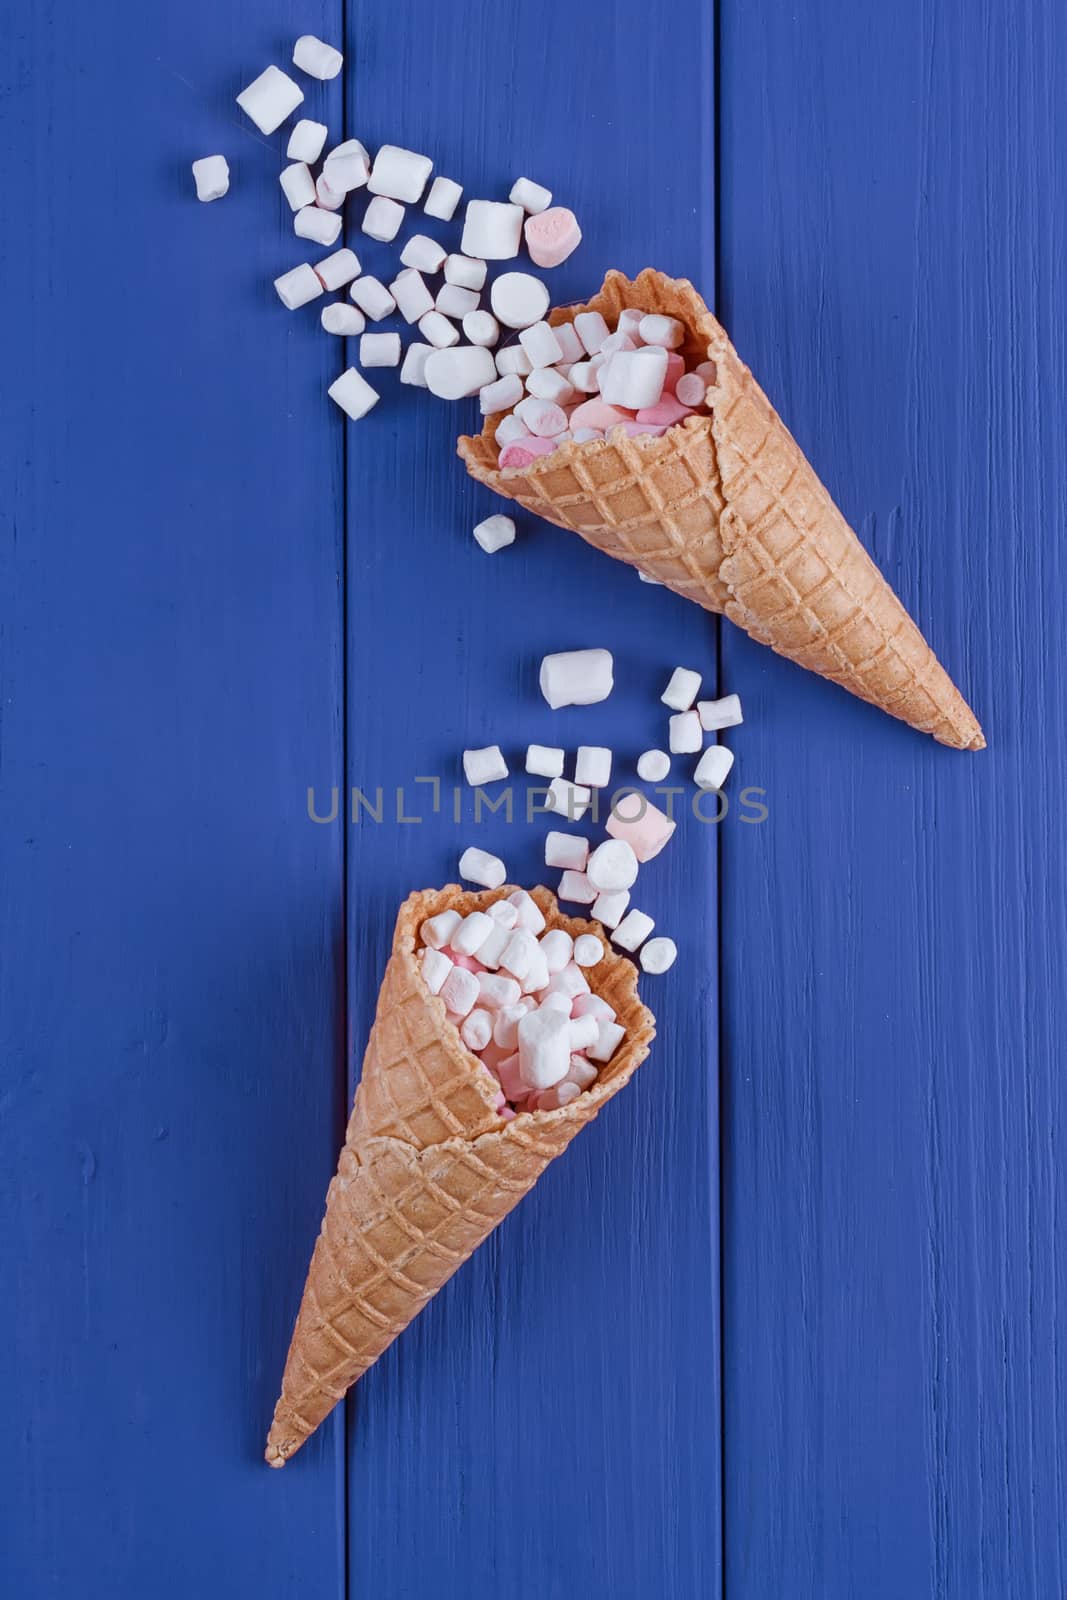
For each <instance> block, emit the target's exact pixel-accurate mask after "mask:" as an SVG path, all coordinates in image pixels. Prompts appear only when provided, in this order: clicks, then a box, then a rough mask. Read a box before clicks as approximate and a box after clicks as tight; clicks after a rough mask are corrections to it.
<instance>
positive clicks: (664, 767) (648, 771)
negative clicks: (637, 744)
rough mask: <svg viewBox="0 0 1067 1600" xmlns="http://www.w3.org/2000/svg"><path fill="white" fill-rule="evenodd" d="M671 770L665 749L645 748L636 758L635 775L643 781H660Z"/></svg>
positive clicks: (669, 759)
mask: <svg viewBox="0 0 1067 1600" xmlns="http://www.w3.org/2000/svg"><path fill="white" fill-rule="evenodd" d="M670 770H671V758H670V756H669V755H668V754H667V753H666V751H665V750H646V751H645V752H644V754H643V755H640V756H638V758H637V776H638V777H639V778H640V779H641V780H642V781H643V782H644V783H662V782H663V780H664V778H665V777H666V776H667V774H668V772H670Z"/></svg>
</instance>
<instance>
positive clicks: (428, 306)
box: [389, 267, 433, 322]
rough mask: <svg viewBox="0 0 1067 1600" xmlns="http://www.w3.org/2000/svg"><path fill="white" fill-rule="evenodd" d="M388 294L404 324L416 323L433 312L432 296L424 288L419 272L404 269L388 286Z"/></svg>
mask: <svg viewBox="0 0 1067 1600" xmlns="http://www.w3.org/2000/svg"><path fill="white" fill-rule="evenodd" d="M389 293H390V294H391V295H392V297H393V299H394V300H395V301H396V306H397V310H398V311H399V312H400V315H401V316H402V317H403V319H404V321H405V322H418V321H419V320H420V319H421V318H422V317H424V316H425V315H426V313H427V312H428V311H432V310H433V295H432V294H431V293H430V291H429V289H428V288H427V287H426V282H425V279H424V278H423V276H422V273H421V272H416V270H415V268H414V267H405V268H404V270H403V272H398V273H397V275H396V277H395V278H394V279H393V281H392V283H391V284H390V285H389Z"/></svg>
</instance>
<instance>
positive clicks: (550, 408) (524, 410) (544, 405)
mask: <svg viewBox="0 0 1067 1600" xmlns="http://www.w3.org/2000/svg"><path fill="white" fill-rule="evenodd" d="M515 415H516V416H517V417H519V418H520V419H521V420H522V421H523V422H525V424H526V426H527V427H528V428H529V430H530V432H531V433H532V434H534V435H535V437H536V438H538V439H551V438H552V437H553V436H554V435H555V434H557V433H562V432H563V430H564V428H565V427H566V426H567V413H566V412H565V411H562V410H561V409H560V407H559V406H556V405H553V404H552V402H551V401H550V400H538V399H536V398H535V396H533V395H527V396H526V399H525V400H520V401H519V403H518V405H517V406H516V407H515Z"/></svg>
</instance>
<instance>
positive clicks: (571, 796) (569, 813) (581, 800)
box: [548, 778, 593, 822]
mask: <svg viewBox="0 0 1067 1600" xmlns="http://www.w3.org/2000/svg"><path fill="white" fill-rule="evenodd" d="M592 798H593V791H592V790H591V789H587V788H585V787H584V785H582V784H578V783H571V781H570V779H569V778H553V779H552V781H551V783H550V784H549V786H548V810H549V811H557V812H559V814H560V815H561V816H564V817H566V818H567V819H568V821H570V822H580V821H581V820H582V818H583V817H584V816H585V813H586V812H587V811H588V809H589V802H590V800H591V799H592Z"/></svg>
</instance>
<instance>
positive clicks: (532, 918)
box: [508, 889, 545, 934]
mask: <svg viewBox="0 0 1067 1600" xmlns="http://www.w3.org/2000/svg"><path fill="white" fill-rule="evenodd" d="M508 901H509V902H510V904H511V905H513V906H514V907H515V910H516V911H517V912H518V926H519V927H520V928H525V929H526V931H527V933H533V934H539V933H544V931H545V917H544V912H543V911H542V910H541V907H540V906H539V905H538V904H537V901H536V900H535V899H534V897H533V895H532V894H530V893H528V891H527V890H526V889H514V890H512V892H511V894H509V895H508Z"/></svg>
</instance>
